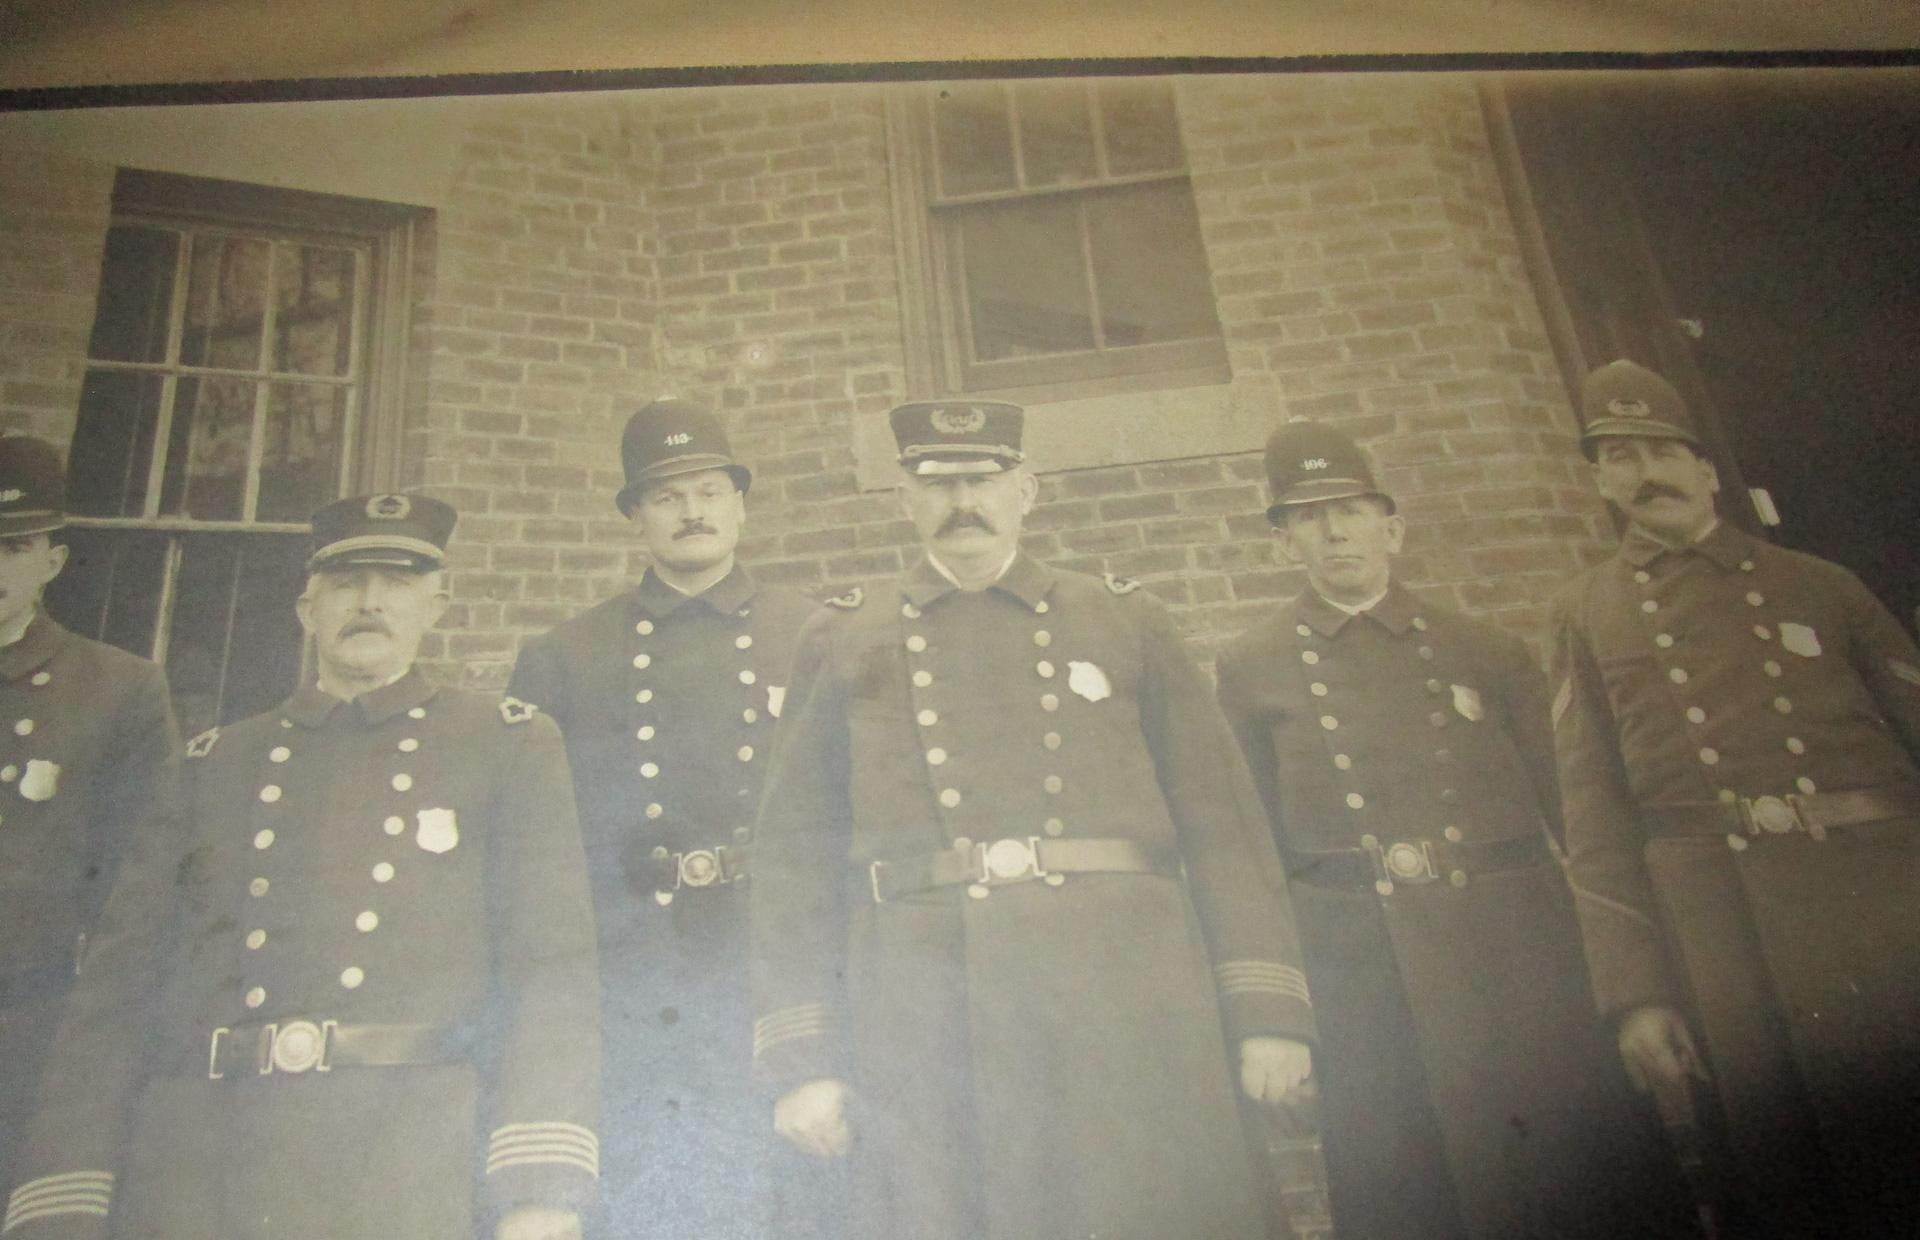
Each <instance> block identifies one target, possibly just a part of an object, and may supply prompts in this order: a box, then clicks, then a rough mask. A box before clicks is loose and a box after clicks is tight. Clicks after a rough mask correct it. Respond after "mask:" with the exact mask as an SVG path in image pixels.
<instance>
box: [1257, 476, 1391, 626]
mask: <svg viewBox="0 0 1920 1240" xmlns="http://www.w3.org/2000/svg"><path fill="white" fill-rule="evenodd" d="M1282 520H1283V522H1284V524H1282V525H1280V526H1279V527H1278V528H1277V530H1276V531H1275V532H1276V533H1277V534H1278V535H1279V538H1280V549H1281V550H1282V551H1283V552H1284V553H1285V554H1286V556H1287V558H1288V559H1290V560H1292V561H1293V562H1294V563H1295V564H1301V565H1304V566H1305V567H1306V570H1307V580H1308V581H1310V582H1312V583H1313V588H1314V589H1316V590H1318V591H1319V592H1320V593H1321V595H1322V596H1323V597H1325V598H1328V599H1331V600H1333V601H1334V602H1336V603H1364V602H1366V601H1367V600H1369V599H1371V598H1374V597H1375V596H1377V595H1378V594H1380V592H1381V591H1383V590H1385V589H1386V588H1387V572H1388V563H1389V561H1390V560H1392V558H1393V557H1394V556H1395V555H1397V554H1399V551H1400V543H1401V541H1402V540H1404V539H1405V538H1406V536H1407V523H1406V520H1405V519H1404V518H1403V517H1401V516H1399V515H1398V514H1396V513H1389V512H1388V511H1387V506H1386V504H1384V503H1382V502H1381V501H1380V500H1379V499H1378V498H1376V497H1374V496H1371V495H1357V496H1354V497H1353V498H1351V499H1330V500H1324V501H1322V502H1320V503H1317V504H1296V505H1294V506H1293V507H1290V508H1287V509H1285V510H1284V513H1283V516H1282Z"/></svg>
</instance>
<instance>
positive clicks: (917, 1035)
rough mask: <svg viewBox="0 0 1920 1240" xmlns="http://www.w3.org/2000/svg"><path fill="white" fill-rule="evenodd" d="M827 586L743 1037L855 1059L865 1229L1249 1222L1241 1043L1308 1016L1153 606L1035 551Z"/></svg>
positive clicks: (831, 1064) (966, 1231)
mask: <svg viewBox="0 0 1920 1240" xmlns="http://www.w3.org/2000/svg"><path fill="white" fill-rule="evenodd" d="M836 602H837V604H838V605H837V606H831V607H830V608H829V610H828V611H826V612H823V613H822V614H821V615H819V616H817V617H815V619H814V620H812V621H810V622H809V624H808V627H807V628H806V630H805V631H804V632H803V633H802V636H801V644H800V653H799V656H798V658H797V660H796V664H795V670H794V683H793V689H792V692H791V695H790V701H789V704H788V709H787V716H786V718H785V719H784V720H783V722H782V729H781V739H780V743H779V744H778V745H777V746H776V751H775V756H774V762H773V766H772V769H771V770H770V772H769V774H768V782H767V791H766V796H765V800H764V805H763V808H762V811H761V815H760V825H759V832H758V838H757V841H756V848H757V850H758V851H757V852H756V854H755V867H756V871H755V876H754V882H753V892H752V895H753V920H754V958H755V961H754V962H755V969H756V1002H757V1008H758V1013H759V1015H758V1019H757V1020H756V1022H755V1026H754V1051H755V1057H756V1060H757V1062H758V1066H759V1068H760V1070H761V1072H762V1074H763V1076H764V1078H765V1079H766V1080H767V1082H768V1083H769V1085H770V1086H771V1087H772V1088H773V1090H774V1091H775V1092H776V1093H779V1092H783V1091H785V1090H787V1089H789V1088H791V1087H793V1086H795V1085H797V1084H800V1083H802V1082H804V1081H808V1080H813V1079H819V1078H834V1077H838V1078H843V1079H846V1080H848V1081H849V1082H850V1084H851V1086H852V1090H853V1101H852V1112H851V1122H852V1125H853V1129H854V1150H853V1153H852V1158H853V1160H854V1164H855V1175H854V1182H855V1185H856V1191H857V1193H858V1195H859V1197H860V1200H861V1205H862V1207H863V1209H862V1218H861V1220H860V1221H861V1227H860V1228H854V1229H850V1234H864V1235H870V1236H874V1237H882V1236H884V1237H888V1238H889V1240H900V1238H907V1237H953V1236H980V1237H1004V1238H1007V1240H1012V1238H1014V1237H1020V1238H1022V1240H1028V1238H1039V1237H1085V1236H1098V1237H1101V1238H1102V1240H1126V1238H1131V1237H1138V1238H1142V1240H1145V1238H1147V1237H1152V1238H1155V1240H1163V1238H1164V1237H1167V1236H1182V1237H1190V1238H1192V1240H1202V1238H1207V1237H1219V1238H1221V1240H1226V1238H1228V1237H1231V1238H1233V1240H1243V1238H1244V1237H1247V1236H1252V1235H1257V1234H1259V1231H1260V1227H1261V1223H1260V1222H1259V1217H1260V1211H1259V1206H1258V1202H1257V1200H1256V1193H1255V1190H1254V1187H1253V1181H1252V1171H1251V1163H1250V1160H1249V1157H1248V1153H1247V1149H1246V1144H1245V1140H1244V1136H1243V1129H1242V1127H1241V1121H1240V1117H1239V1113H1238V1111H1237V1109H1236V1080H1235V1077H1236V1073H1235V1072H1234V1070H1233V1069H1232V1067H1231V1066H1230V1064H1231V1062H1232V1058H1231V1056H1232V1053H1233V1052H1232V1045H1233V1043H1235V1042H1237V1040H1238V1039H1240V1038H1243V1037H1246V1036H1249V1035H1255V1034H1272V1035H1279V1036H1284V1037H1291V1038H1296V1039H1302V1040H1305V1039H1309V1038H1310V1037H1311V1033H1312V1025H1311V1014H1310V1009H1309V1006H1308V1000H1307V994H1306V989H1305V986H1304V980H1303V977H1302V974H1301V971H1300V967H1299V959H1298V954H1297V949H1296V947H1295V944H1294V940H1293V933H1292V928H1291V925H1290V923H1289V921H1288V919H1287V917H1286V914H1285V908H1284V903H1283V900H1282V899H1276V897H1275V895H1274V894H1273V893H1272V892H1271V891H1270V890H1269V889H1268V888H1267V886H1266V883H1265V881H1264V878H1263V872H1264V871H1263V868H1262V867H1263V864H1270V861H1268V860H1265V859H1263V856H1262V851H1261V850H1262V848H1263V847H1265V848H1266V850H1267V853H1268V854H1269V855H1270V852H1271V846H1270V845H1269V844H1266V842H1265V840H1264V838H1263V835H1264V830H1263V827H1262V826H1261V823H1260V820H1259V807H1258V804H1257V798H1256V797H1255V794H1254V793H1253V791H1252V787H1251V783H1250V781H1249V780H1248V779H1247V776H1246V773H1245V769H1244V767H1243V766H1242V764H1241V763H1240V761H1239V757H1238V755H1237V753H1236V752H1235V750H1234V746H1233V741H1232V737H1231V734H1230V733H1229V732H1228V731H1227V728H1226V725H1225V723H1224V721H1223V720H1222V719H1221V718H1220V715H1219V711H1218V709H1217V707H1216V706H1215V704H1214V703H1213V701H1212V697H1211V694H1210V692H1209V690H1208V687H1207V684H1206V682H1205V680H1204V678H1203V677H1202V676H1201V674H1200V672H1199V670H1198V669H1197V668H1196V667H1195V666H1194V665H1193V664H1192V663H1191V661H1190V660H1189V659H1188V657H1187V655H1186V654H1185V652H1184V651H1183V649H1182V648H1181V644H1180V639H1179V636H1178V634H1177V632H1176V631H1175V629H1174V626H1173V625H1172V623H1171V622H1170V620H1169V618H1168V616H1167V614H1166V611H1165V609H1164V607H1163V606H1162V605H1161V604H1160V603H1159V602H1158V601H1157V600H1155V599H1153V598H1152V597H1151V596H1150V595H1147V594H1145V593H1143V592H1139V591H1137V590H1136V589H1135V588H1134V586H1133V584H1132V583H1126V582H1120V581H1116V580H1111V579H1110V580H1109V581H1107V582H1104V583H1103V582H1102V581H1101V580H1100V579H1098V578H1093V577H1088V576H1085V575H1082V574H1077V573H1070V572H1062V571H1056V570H1053V569H1050V568H1048V567H1045V566H1043V565H1041V564H1039V563H1037V562H1036V561H1034V560H1032V559H1030V558H1028V557H1027V556H1026V555H1024V554H1022V555H1019V556H1017V557H1016V558H1015V559H1014V561H1013V562H1012V564H1011V565H1010V567H1009V568H1008V570H1007V571H1006V573H1005V574H1004V575H1003V576H1002V577H1001V579H1000V580H999V582H998V583H997V584H995V585H994V586H992V587H991V588H988V589H986V590H983V591H978V592H967V591H961V590H958V589H957V588H956V587H954V586H953V585H952V584H951V583H950V582H949V581H948V580H947V579H946V578H944V577H943V576H942V575H940V573H939V572H938V571H937V569H936V568H935V567H934V565H933V564H932V563H931V562H930V561H926V560H922V561H921V562H920V563H919V564H918V565H917V566H916V567H915V568H913V569H911V570H909V571H908V572H907V573H906V574H905V575H904V576H903V577H902V578H901V579H899V581H898V582H897V583H895V584H893V585H891V586H889V587H888V588H886V589H883V590H877V591H874V592H873V593H872V594H871V595H869V596H866V597H865V598H864V599H862V598H861V597H860V596H859V595H857V594H856V595H852V596H848V597H846V598H843V599H840V600H837V601H836ZM1042 872H1044V874H1045V876H1044V877H1043V876H1042Z"/></svg>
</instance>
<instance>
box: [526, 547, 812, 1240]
mask: <svg viewBox="0 0 1920 1240" xmlns="http://www.w3.org/2000/svg"><path fill="white" fill-rule="evenodd" d="M814 609H815V604H814V603H813V602H812V601H811V600H809V599H807V598H806V597H805V596H803V595H800V594H798V593H796V592H794V591H792V590H787V589H784V588H781V587H778V586H764V585H759V584H757V583H756V582H755V581H754V580H753V579H752V577H751V576H750V575H749V574H748V572H747V570H746V569H744V568H740V567H736V568H734V569H733V571H732V572H730V573H729V574H728V575H727V576H726V577H724V578H722V579H721V580H720V581H718V582H716V583H715V584H714V585H713V586H711V587H709V588H708V589H707V590H706V591H704V592H703V593H701V594H699V595H697V596H693V597H689V596H687V595H685V594H682V593H681V592H680V591H678V590H675V589H674V588H673V587H671V586H669V585H667V584H666V583H664V582H663V581H661V580H660V578H659V576H658V575H656V574H655V573H654V572H653V571H652V570H649V571H648V572H647V574H646V576H644V577H643V578H642V579H641V581H640V583H639V584H638V585H637V586H635V587H634V588H633V589H632V590H629V591H627V592H626V593H624V594H621V595H619V596H618V597H616V598H612V599H609V600H607V601H606V602H603V603H601V604H599V605H598V606H595V607H593V608H591V609H589V610H588V611H586V612H583V613H581V614H580V615H579V616H577V617H575V618H574V619H572V620H569V621H567V622H566V623H564V624H562V625H560V626H559V627H558V628H556V629H554V630H553V631H552V632H550V633H548V634H546V635H544V636H542V637H539V638H535V639H534V640H532V641H530V642H528V643H527V644H526V645H525V647H524V648H523V649H522V650H521V653H520V658H519V661H518V663H517V665H516V667H515V669H514V674H513V681H512V685H511V692H512V693H513V694H514V695H515V696H516V697H519V698H521V699H524V700H526V701H528V702H532V703H535V704H537V705H538V706H539V707H540V708H541V710H542V711H544V712H545V713H547V714H550V715H551V716H552V717H553V718H554V719H556V720H557V721H558V722H559V724H560V727H561V731H562V732H563V733H564V734H565V736H566V743H567V754H568V758H569V760H570V762H571V764H572V767H573V782H574V789H575V795H576V797H577V799H578V802H579V806H580V821H581V829H582V832H583V834H584V836H585V839H586V846H587V856H588V859H589V869H590V870H591V872H592V876H593V902H594V920H595V923H596V925H597V928H598V934H599V949H600V968H601V1007H602V1011H603V1013H604V1015H605V1019H604V1029H605V1032H606V1056H605V1068H604V1072H603V1079H604V1106H603V1112H604V1118H603V1138H604V1145H603V1150H602V1153H603V1157H604V1169H605V1172H606V1177H605V1178H606V1187H605V1191H604V1193H603V1195H602V1210H603V1213H604V1214H605V1215H606V1218H607V1226H608V1229H609V1233H608V1234H611V1235H646V1236H661V1235H688V1236H699V1237H703V1238H708V1240H711V1238H714V1237H720V1236H740V1237H748V1236H762V1235H769V1234H773V1232H774V1230H775V1217H776V1215H779V1216H782V1217H783V1220H784V1221H783V1222H782V1224H781V1226H783V1227H785V1228H787V1229H788V1230H789V1232H796V1233H797V1234H804V1229H805V1227H806V1226H807V1225H808V1224H807V1223H806V1207H807V1204H808V1200H807V1194H806V1193H805V1192H804V1190H805V1188H807V1187H808V1180H809V1173H810V1172H811V1170H812V1169H810V1168H805V1167H802V1166H798V1165H797V1164H798V1161H799V1156H798V1155H797V1154H794V1155H793V1156H792V1157H791V1158H788V1157H787V1155H789V1154H790V1153H791V1152H790V1151H787V1150H786V1149H785V1147H784V1145H782V1144H781V1143H780V1142H778V1141H777V1140H776V1138H775V1137H774V1135H773V1129H772V1123H771V1120H770V1118H769V1113H768V1110H767V1105H766V1099H765V1098H764V1097H763V1096H762V1095H761V1094H760V1092H759V1091H758V1090H757V1089H756V1088H755V1087H754V1085H753V1081H752V1071H751V1069H752V1053H751V1050H752V1048H751V1041H750V1038H751V1032H752V1026H753V1016H752V1007H751V1003H750V999H749V990H748V981H747V903H746V901H747V896H746V886H747V880H748V878H749V876H750V875H751V872H752V853H753V844H752V827H753V815H754V810H755V809H756V808H757V807H758V805H759V798H760V789H761V777H762V774H763V773H764V772H765V770H766V767H767V759H768V756H769V750H770V749H771V746H772V739H773V730H774V724H775V721H776V720H777V719H778V717H779V715H780V713H781V709H782V706H783V703H784V701H785V697H786V692H787V688H786V686H787V673H788V670H789V669H790V667H791V664H792V661H793V649H794V640H795V638H796V637H797V636H798V634H799V631H800V626H801V623H802V622H803V621H804V620H805V619H806V617H807V616H808V615H809V614H810V613H811V612H812V611H813V610H814ZM781 1170H786V1171H787V1172H788V1174H785V1175H779V1174H776V1172H778V1171H781Z"/></svg>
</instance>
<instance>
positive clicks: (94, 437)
mask: <svg viewBox="0 0 1920 1240" xmlns="http://www.w3.org/2000/svg"><path fill="white" fill-rule="evenodd" d="M163 385H164V380H163V379H162V377H161V376H159V375H147V374H136V373H134V372H132V371H126V370H89V371H88V372H87V377H86V379H85V381H84V382H82V383H81V385H80V420H79V421H78V422H77V423H76V424H75V425H74V428H73V446H72V447H71V449H70V450H69V451H68V453H67V458H68V459H67V508H68V510H69V511H70V512H73V513H75V514H77V515H79V516H86V517H137V516H140V515H142V512H143V510H144V507H145V505H146V498H147V470H148V468H149V464H150V462H151V461H152V460H153V436H154V429H155V427H157V426H158V425H159V421H160V399H161V397H160V394H161V392H162V390H163Z"/></svg>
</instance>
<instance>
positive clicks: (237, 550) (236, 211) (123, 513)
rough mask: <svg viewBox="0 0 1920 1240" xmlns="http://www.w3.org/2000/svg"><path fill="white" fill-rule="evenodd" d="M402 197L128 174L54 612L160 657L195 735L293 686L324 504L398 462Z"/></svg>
mask: <svg viewBox="0 0 1920 1240" xmlns="http://www.w3.org/2000/svg"><path fill="white" fill-rule="evenodd" d="M398 210H399V209H397V208H383V207H381V206H380V204H364V203H358V202H355V201H353V200H334V199H329V198H325V197H322V196H319V195H305V194H290V193H276V192H272V191H265V190H260V189H257V188H254V187H248V186H228V185H226V184H225V183H220V182H206V181H194V180H190V179H188V178H178V177H167V176H160V175H156V174H143V173H122V174H121V177H120V179H119V181H118V182H117V184H116V187H115V196H114V217H113V221H112V224H111V227H110V228H109V230H108V233H107V241H106V247H105V253H104V256H103V259H102V263H101V273H100V290H99V295H98V299H97V302H96V308H95V315H94V324H93V333H92V337H91V340H90V341H89V343H88V347H87V363H86V376H85V380H84V382H83V384H82V387H81V395H80V410H79V419H78V422H77V425H76V427H75V430H74V437H73V443H72V448H71V450H70V452H69V454H68V481H67V508H68V512H69V514H70V515H71V518H72V524H71V527H70V528H69V530H68V533H67V541H68V543H69V545H70V546H71V547H72V553H71V558H70V561H69V565H68V568H67V570H66V571H65V572H64V573H62V575H61V576H60V578H59V579H58V580H56V582H55V583H54V587H53V588H52V589H51V590H50V591H49V595H48V607H49V610H50V611H52V613H53V614H54V615H55V617H56V618H58V619H60V620H61V622H62V623H65V624H67V625H69V627H72V628H74V629H75V630H77V631H79V632H82V633H87V634H89V635H92V636H95V637H98V638H100V639H101V640H103V641H108V642H112V643H114V644H115V645H118V646H121V647H124V648H125V649H128V650H131V651H133V652H135V653H137V654H141V655H145V656H147V657H149V658H152V659H154V660H156V661H157V662H159V663H161V664H162V665H163V666H164V667H165V668H166V670H167V678H168V681H169V683H170V684H171V685H172V687H173V693H174V705H175V709H176V711H177V712H178V713H179V716H180V723H181V727H182V728H183V729H184V730H186V731H187V732H188V733H189V734H191V733H192V732H193V731H197V730H199V729H201V728H205V727H207V726H210V725H212V724H214V723H218V722H225V721H229V720H232V719H235V718H239V717H242V716H245V715H248V714H252V713H255V712H257V711H260V710H264V709H266V708H268V707H270V706H271V705H272V704H273V703H274V702H276V701H278V700H279V699H280V698H281V697H283V696H284V695H285V694H286V693H287V692H288V691H289V690H290V689H291V688H292V686H293V684H294V683H295V681H296V679H297V677H298V675H299V672H300V662H301V657H302V650H301V646H302V643H301V635H300V630H299V626H298V623H297V621H296V620H295V618H294V614H293V608H292V605H291V604H292V600H293V597H294V595H295V594H296V593H298V591H299V589H300V582H301V577H302V574H303V569H304V564H305V558H306V544H307V529H308V527H307V518H308V516H309V514H310V513H312V511H313V510H314V509H315V508H317V507H319V506H320V505H322V504H324V503H326V502H328V501H329V500H332V499H336V498H338V497H339V496H341V495H343V494H347V493H349V491H350V490H351V489H352V488H354V487H356V486H358V485H360V484H362V482H363V481H364V482H365V483H367V484H369V485H371V484H373V483H374V481H375V479H377V478H380V477H381V476H382V475H383V474H390V472H391V471H390V469H382V468H379V467H378V464H377V463H376V462H375V461H374V460H373V459H372V456H371V454H373V453H386V454H388V455H390V447H391V442H392V438H393V436H392V434H391V427H390V425H387V424H391V423H392V422H393V421H394V419H393V418H392V416H391V410H392V406H393V404H394V398H395V396H396V393H394V392H392V391H383V390H382V389H383V388H394V387H397V384H394V383H392V381H391V380H392V379H393V377H394V370H395V367H396V364H397V363H396V359H395V352H396V349H397V346H398V342H397V341H388V340H385V339H384V337H385V336H386V335H390V334H393V335H397V334H398V333H397V330H396V327H395V325H397V324H398V322H399V317H398V314H397V311H398V310H399V307H398V306H395V305H391V304H387V303H386V302H383V300H382V293H383V291H384V292H385V293H386V294H387V296H388V300H389V301H390V300H391V297H392V289H391V288H390V287H389V286H391V285H393V284H396V283H399V282H398V281H396V280H395V279H394V278H393V277H394V276H395V274H396V271H397V270H403V269H402V268H397V263H398V261H399V258H400V252H401V251H404V249H405V239H406V226H405V223H404V217H403V216H402V215H398V214H396V212H398ZM382 328H386V329H388V330H386V331H382V330H380V329H382ZM376 381H378V382H376Z"/></svg>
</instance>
